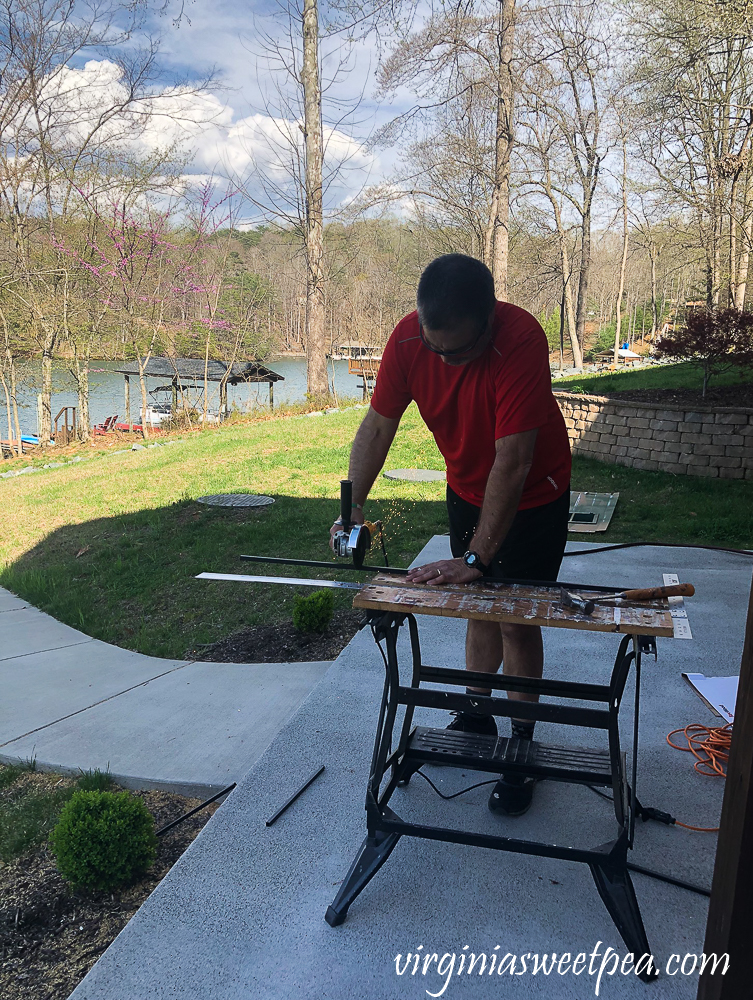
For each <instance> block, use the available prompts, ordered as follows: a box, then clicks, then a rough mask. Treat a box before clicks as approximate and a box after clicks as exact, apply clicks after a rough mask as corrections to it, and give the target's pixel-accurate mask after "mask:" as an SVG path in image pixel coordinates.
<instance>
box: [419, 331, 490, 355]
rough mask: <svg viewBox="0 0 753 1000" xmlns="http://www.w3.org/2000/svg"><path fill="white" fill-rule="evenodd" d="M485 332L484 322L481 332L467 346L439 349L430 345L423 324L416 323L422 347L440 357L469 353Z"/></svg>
mask: <svg viewBox="0 0 753 1000" xmlns="http://www.w3.org/2000/svg"><path fill="white" fill-rule="evenodd" d="M486 332H487V326H486V324H484V327H483V329H482V330H481V332H480V333H479V334H478V335H477V336H476V337H475V339H474V340H473V342H472V343H470V344H469V345H468V346H467V347H455V348H453V349H452V350H451V351H440V350H439V348H438V347H432V345H431V344H430V343H429V341H428V340H427V339H426V337H425V336H424V328H423V326H421V324H420V323H419V325H418V336H419V338H420V340H421V343H422V344H423V345H424V347H426V348H428V349H429V350H430V351H431V352H432V354H439V355H440V357H443V358H453V357H459V356H460V355H461V354H470V353H471V351H472V350H473V349H474V348H475V347H476V345H477V344H478V342H479V341H480V340H481V338H482V337H483V336H484V334H485V333H486Z"/></svg>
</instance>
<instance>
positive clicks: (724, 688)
mask: <svg viewBox="0 0 753 1000" xmlns="http://www.w3.org/2000/svg"><path fill="white" fill-rule="evenodd" d="M682 676H683V677H684V678H685V680H686V681H687V682H688V684H690V686H691V687H692V688H693V689H694V691H695V692H696V693H697V694H698V695H699V696H700V697H701V699H702V700H703V701H704V702H705V703H706V704H707V705H708V707H709V708H710V709H711V711H712V712H714V713H715V714H716V715H718V716H719V717H720V718H721V719H724V721H725V722H734V721H735V702H736V701H737V682H738V680H739V679H740V678H739V677H706V676H705V675H704V674H683V675H682Z"/></svg>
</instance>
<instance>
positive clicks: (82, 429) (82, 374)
mask: <svg viewBox="0 0 753 1000" xmlns="http://www.w3.org/2000/svg"><path fill="white" fill-rule="evenodd" d="M74 351H75V348H74ZM74 358H75V362H76V369H75V371H74V373H73V376H74V378H75V379H76V389H77V393H78V421H77V423H78V436H79V439H80V440H81V441H88V440H89V438H90V437H91V434H90V432H89V426H90V418H89V362H88V360H86V359H84V362H83V364H82V363H81V360H80V359H79V357H78V351H75V355H74Z"/></svg>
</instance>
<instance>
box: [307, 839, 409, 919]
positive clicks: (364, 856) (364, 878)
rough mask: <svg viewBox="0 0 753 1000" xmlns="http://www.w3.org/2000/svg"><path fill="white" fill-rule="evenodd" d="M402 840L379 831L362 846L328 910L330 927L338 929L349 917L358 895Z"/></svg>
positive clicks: (327, 917)
mask: <svg viewBox="0 0 753 1000" xmlns="http://www.w3.org/2000/svg"><path fill="white" fill-rule="evenodd" d="M398 840H400V834H399V833H384V832H383V831H381V830H377V831H376V832H375V834H374V836H373V837H367V838H366V840H364V842H363V844H361V849H360V851H359V852H358V854H357V855H356V860H355V861H354V862H353V864H352V865H351V867H350V871H349V872H348V874H347V875H346V876H345V879H344V880H343V884H342V885H341V886H340V891H339V892H338V893H337V895H336V896H335V898H334V901H333V903H332V905H331V906H329V907H328V908H327V912H326V914H325V916H324V919H325V920H326V921H327V923H328V924H329V925H330V927H337V925H338V924H341V923H342V922H343V920H345V918H346V917H347V915H348V908H349V906H350V904H351V903H352V902H353V900H354V899H355V898H356V896H358V894H359V893H360V892H361V891H362V890H363V889H364V888H365V887H366V886H367V885H368V884H369V882H370V881H371V880H372V878H373V877H374V876H375V875H376V873H377V872H378V871H379V869H380V868H381V867H382V865H383V864H384V862H385V861H386V860H387V858H388V857H389V856H390V854H392V851H393V849H394V847H395V845H396V844H397V842H398Z"/></svg>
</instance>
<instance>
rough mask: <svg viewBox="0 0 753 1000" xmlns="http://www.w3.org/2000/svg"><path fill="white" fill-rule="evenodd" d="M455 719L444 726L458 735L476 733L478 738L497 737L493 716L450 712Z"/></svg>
mask: <svg viewBox="0 0 753 1000" xmlns="http://www.w3.org/2000/svg"><path fill="white" fill-rule="evenodd" d="M451 714H452V715H454V716H455V718H454V719H453V720H452V722H451V723H450V724H449V726H446V727H445V728H446V729H454V730H455V732H460V733H478V734H479V735H480V736H497V735H498V733H497V723H496V722H495V721H494V716H493V715H472V714H471V713H470V712H452V713H451Z"/></svg>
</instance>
